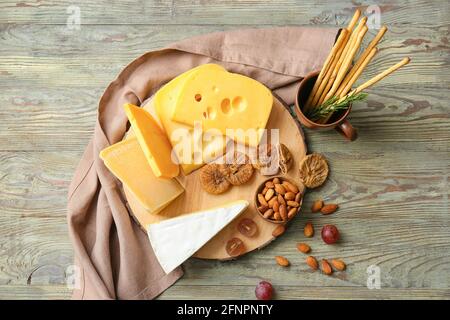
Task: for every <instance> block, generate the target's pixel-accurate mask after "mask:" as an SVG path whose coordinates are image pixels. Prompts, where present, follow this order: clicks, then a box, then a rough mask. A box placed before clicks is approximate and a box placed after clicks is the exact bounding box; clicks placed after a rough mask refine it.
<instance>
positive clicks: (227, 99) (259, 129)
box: [171, 67, 273, 147]
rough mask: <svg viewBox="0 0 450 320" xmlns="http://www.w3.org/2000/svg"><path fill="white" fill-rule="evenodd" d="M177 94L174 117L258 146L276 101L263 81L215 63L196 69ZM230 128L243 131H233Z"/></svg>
mask: <svg viewBox="0 0 450 320" xmlns="http://www.w3.org/2000/svg"><path fill="white" fill-rule="evenodd" d="M177 95H178V99H177V100H176V104H175V108H174V109H173V112H172V114H171V120H173V121H176V122H179V123H183V124H186V125H189V126H191V127H192V126H194V124H195V123H196V122H199V123H202V126H203V130H205V131H207V130H210V129H218V130H219V131H220V132H221V133H222V134H223V135H229V136H230V137H231V138H232V139H233V140H235V141H236V142H240V143H244V144H247V145H250V146H254V147H256V146H257V145H258V143H259V141H260V139H261V136H262V134H263V132H264V129H265V127H266V124H267V121H268V120H269V116H270V112H271V110H272V105H273V96H272V93H271V91H270V90H269V89H268V88H266V87H265V86H264V85H263V84H261V83H260V82H258V81H256V80H254V79H251V78H249V77H246V76H243V75H240V74H236V73H230V72H225V71H224V70H222V69H218V68H212V67H208V68H204V69H201V70H197V71H196V72H193V73H192V74H191V75H190V76H189V77H188V78H187V79H186V81H185V83H184V84H183V86H182V88H180V89H179V92H178V93H177ZM229 129H235V130H243V131H241V132H240V133H238V134H237V135H230V134H229V131H228V132H227V130H229ZM248 130H250V131H248ZM252 135H253V136H252Z"/></svg>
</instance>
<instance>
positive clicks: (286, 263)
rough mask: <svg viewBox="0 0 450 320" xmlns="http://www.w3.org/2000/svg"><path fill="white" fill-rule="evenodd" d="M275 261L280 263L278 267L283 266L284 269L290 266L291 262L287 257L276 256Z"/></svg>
mask: <svg viewBox="0 0 450 320" xmlns="http://www.w3.org/2000/svg"><path fill="white" fill-rule="evenodd" d="M275 261H276V262H277V263H278V265H280V266H282V267H287V266H289V260H288V259H286V258H285V257H282V256H276V257H275Z"/></svg>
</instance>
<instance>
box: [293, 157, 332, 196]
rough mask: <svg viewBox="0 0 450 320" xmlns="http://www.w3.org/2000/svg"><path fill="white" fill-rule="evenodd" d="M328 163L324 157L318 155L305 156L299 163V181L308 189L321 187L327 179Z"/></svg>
mask: <svg viewBox="0 0 450 320" xmlns="http://www.w3.org/2000/svg"><path fill="white" fill-rule="evenodd" d="M328 172H329V169H328V163H327V160H326V159H325V157H324V156H322V155H321V154H318V153H313V154H310V155H307V156H306V157H305V158H304V159H303V160H302V161H301V162H300V179H301V180H302V182H303V184H304V185H305V186H306V187H308V188H317V187H319V186H321V185H322V184H323V183H324V182H325V180H326V179H327V177H328Z"/></svg>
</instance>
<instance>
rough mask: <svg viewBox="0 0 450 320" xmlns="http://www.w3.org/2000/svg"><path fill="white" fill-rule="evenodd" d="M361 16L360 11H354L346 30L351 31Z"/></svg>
mask: <svg viewBox="0 0 450 320" xmlns="http://www.w3.org/2000/svg"><path fill="white" fill-rule="evenodd" d="M360 16H361V11H360V10H359V9H356V11H355V13H354V14H353V18H352V19H351V20H350V22H349V24H348V27H347V30H349V31H352V30H353V28H354V27H355V25H356V22H358V20H359V17H360Z"/></svg>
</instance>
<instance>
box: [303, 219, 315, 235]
mask: <svg viewBox="0 0 450 320" xmlns="http://www.w3.org/2000/svg"><path fill="white" fill-rule="evenodd" d="M303 233H304V234H305V237H307V238H311V237H312V236H313V235H314V227H313V225H312V223H311V222H307V223H306V224H305V229H304V230H303Z"/></svg>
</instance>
